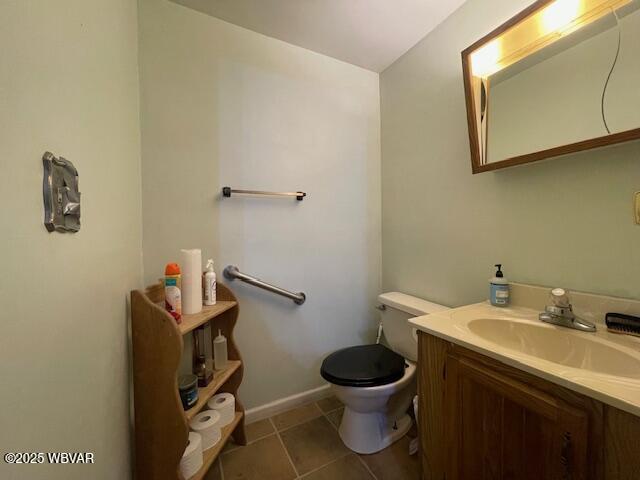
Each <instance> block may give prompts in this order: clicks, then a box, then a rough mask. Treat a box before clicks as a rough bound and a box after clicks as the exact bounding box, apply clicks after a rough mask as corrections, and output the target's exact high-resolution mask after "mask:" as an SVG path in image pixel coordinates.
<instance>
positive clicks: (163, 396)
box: [131, 283, 246, 480]
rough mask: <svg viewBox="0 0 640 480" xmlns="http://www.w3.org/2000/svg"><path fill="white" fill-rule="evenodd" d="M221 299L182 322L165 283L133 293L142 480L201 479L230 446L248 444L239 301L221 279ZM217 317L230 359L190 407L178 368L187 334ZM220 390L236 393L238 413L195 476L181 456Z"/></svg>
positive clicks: (213, 324) (138, 472)
mask: <svg viewBox="0 0 640 480" xmlns="http://www.w3.org/2000/svg"><path fill="white" fill-rule="evenodd" d="M217 296H218V302H217V304H216V305H214V306H211V307H203V310H202V312H200V313H197V314H195V315H184V316H183V318H182V323H181V324H177V323H176V321H175V320H174V319H173V317H172V316H171V315H169V314H168V313H167V312H166V311H165V310H164V308H163V305H164V288H163V285H162V283H158V284H156V285H152V286H150V287H148V288H147V289H145V290H144V291H140V290H134V291H132V292H131V336H132V345H133V395H134V397H133V398H134V415H135V426H134V428H135V449H136V451H135V471H136V479H137V480H194V479H195V480H201V479H203V478H204V477H205V475H206V474H207V471H208V470H209V468H210V467H211V465H212V464H213V462H214V461H215V459H216V458H217V457H218V455H219V454H220V452H221V451H222V449H223V448H224V445H225V444H226V442H227V441H228V440H229V438H230V437H233V439H234V442H235V443H237V444H239V445H246V435H245V430H244V407H243V406H242V402H241V401H240V399H239V398H238V387H239V386H240V383H241V382H242V376H243V372H244V366H243V364H242V358H241V357H240V352H239V351H238V348H237V346H236V344H235V341H234V338H233V330H234V327H235V324H236V322H237V319H238V310H239V306H238V302H237V301H236V298H235V296H234V295H233V293H232V292H231V291H230V290H229V289H228V288H226V287H225V286H224V285H221V284H218V291H217ZM207 322H211V327H212V332H217V331H218V329H220V330H222V333H223V334H224V336H225V337H227V342H228V345H227V349H228V354H229V364H228V366H227V367H226V368H225V369H223V370H217V371H215V373H214V378H213V380H212V381H211V383H210V384H209V385H207V386H206V387H203V388H199V389H198V402H197V403H196V405H194V406H193V407H192V408H191V409H189V410H187V411H186V412H185V411H184V410H183V408H182V402H181V401H180V395H179V392H178V368H179V365H180V358H181V357H182V353H183V350H184V340H183V335H186V334H188V333H189V332H191V331H193V330H194V329H196V328H197V327H198V326H200V325H202V324H204V323H207ZM218 392H229V393H232V394H233V395H234V396H235V399H236V401H235V404H236V415H235V418H234V420H233V422H232V423H231V424H229V425H227V426H226V427H224V428H223V429H222V438H221V440H220V442H218V443H217V444H216V445H215V446H214V447H212V448H210V449H209V450H206V451H205V452H204V464H203V466H202V468H201V469H200V470H199V471H198V473H196V474H195V475H194V476H192V477H190V479H184V478H183V477H182V475H181V474H180V470H179V466H180V459H181V458H182V454H183V452H184V449H185V448H186V445H187V438H188V434H189V420H191V419H192V418H193V417H194V416H195V415H196V414H197V413H198V412H200V411H201V410H203V409H206V404H207V400H209V398H211V397H212V396H213V395H215V394H216V393H218Z"/></svg>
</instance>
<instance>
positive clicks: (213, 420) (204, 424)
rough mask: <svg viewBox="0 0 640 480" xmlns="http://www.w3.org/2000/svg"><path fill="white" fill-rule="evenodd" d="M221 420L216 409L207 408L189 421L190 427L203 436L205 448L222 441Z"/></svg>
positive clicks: (203, 447)
mask: <svg viewBox="0 0 640 480" xmlns="http://www.w3.org/2000/svg"><path fill="white" fill-rule="evenodd" d="M220 420H221V417H220V414H219V413H218V412H217V411H216V410H205V411H204V412H200V413H199V414H198V415H196V416H195V417H193V418H192V419H191V421H190V422H189V428H191V430H193V431H194V432H197V433H199V434H200V436H201V437H202V449H203V450H208V449H210V448H211V447H213V446H214V445H216V444H217V443H218V442H219V441H220V438H221V437H222V432H221V431H220Z"/></svg>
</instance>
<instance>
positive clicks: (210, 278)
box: [202, 259, 216, 305]
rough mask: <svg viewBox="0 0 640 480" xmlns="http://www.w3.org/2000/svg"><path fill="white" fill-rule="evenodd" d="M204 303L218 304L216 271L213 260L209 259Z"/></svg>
mask: <svg viewBox="0 0 640 480" xmlns="http://www.w3.org/2000/svg"><path fill="white" fill-rule="evenodd" d="M202 284H203V286H204V295H203V298H204V302H203V303H204V304H205V305H215V304H216V272H214V271H213V260H212V259H209V260H207V271H206V272H205V274H204V282H202Z"/></svg>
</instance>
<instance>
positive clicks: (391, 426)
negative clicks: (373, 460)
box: [338, 407, 413, 454]
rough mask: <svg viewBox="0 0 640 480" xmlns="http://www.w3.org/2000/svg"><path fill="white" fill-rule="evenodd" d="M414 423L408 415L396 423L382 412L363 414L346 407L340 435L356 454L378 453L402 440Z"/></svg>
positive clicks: (339, 431)
mask: <svg viewBox="0 0 640 480" xmlns="http://www.w3.org/2000/svg"><path fill="white" fill-rule="evenodd" d="M412 423H413V422H412V420H411V417H410V416H409V415H407V414H404V415H402V416H401V417H400V418H399V419H397V420H395V421H394V419H393V418H390V417H387V415H386V414H384V413H381V412H369V413H361V412H356V411H354V410H352V409H350V408H349V407H345V409H344V414H343V416H342V422H340V428H339V429H338V433H339V434H340V438H341V439H342V441H343V442H344V444H345V445H346V446H347V448H349V449H351V450H353V451H354V452H356V453H364V454H368V453H376V452H379V451H380V450H382V449H384V448H387V447H388V446H389V445H391V444H392V443H393V442H395V441H396V440H399V439H401V438H402V437H403V436H404V435H405V434H406V433H407V432H408V431H409V429H410V428H411V424H412Z"/></svg>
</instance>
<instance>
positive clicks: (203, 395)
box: [184, 360, 242, 422]
mask: <svg viewBox="0 0 640 480" xmlns="http://www.w3.org/2000/svg"><path fill="white" fill-rule="evenodd" d="M241 365H242V362H241V361H240V360H229V364H228V365H227V367H226V368H224V369H222V370H214V372H213V380H211V383H210V384H209V385H207V386H206V387H202V388H198V402H197V403H196V404H195V405H194V406H193V407H191V408H190V409H189V410H187V411H185V412H184V416H185V417H186V419H187V422H189V420H191V419H192V418H193V417H195V416H196V415H197V414H198V412H200V410H202V408H203V407H204V406H205V405H206V404H207V401H209V399H210V398H211V397H213V396H214V395H215V394H216V392H217V391H218V390H219V389H220V387H221V386H222V385H224V383H225V382H226V381H227V380H229V377H230V376H231V375H233V373H234V372H235V371H236V370H238V369H239V368H240V366H241Z"/></svg>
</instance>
